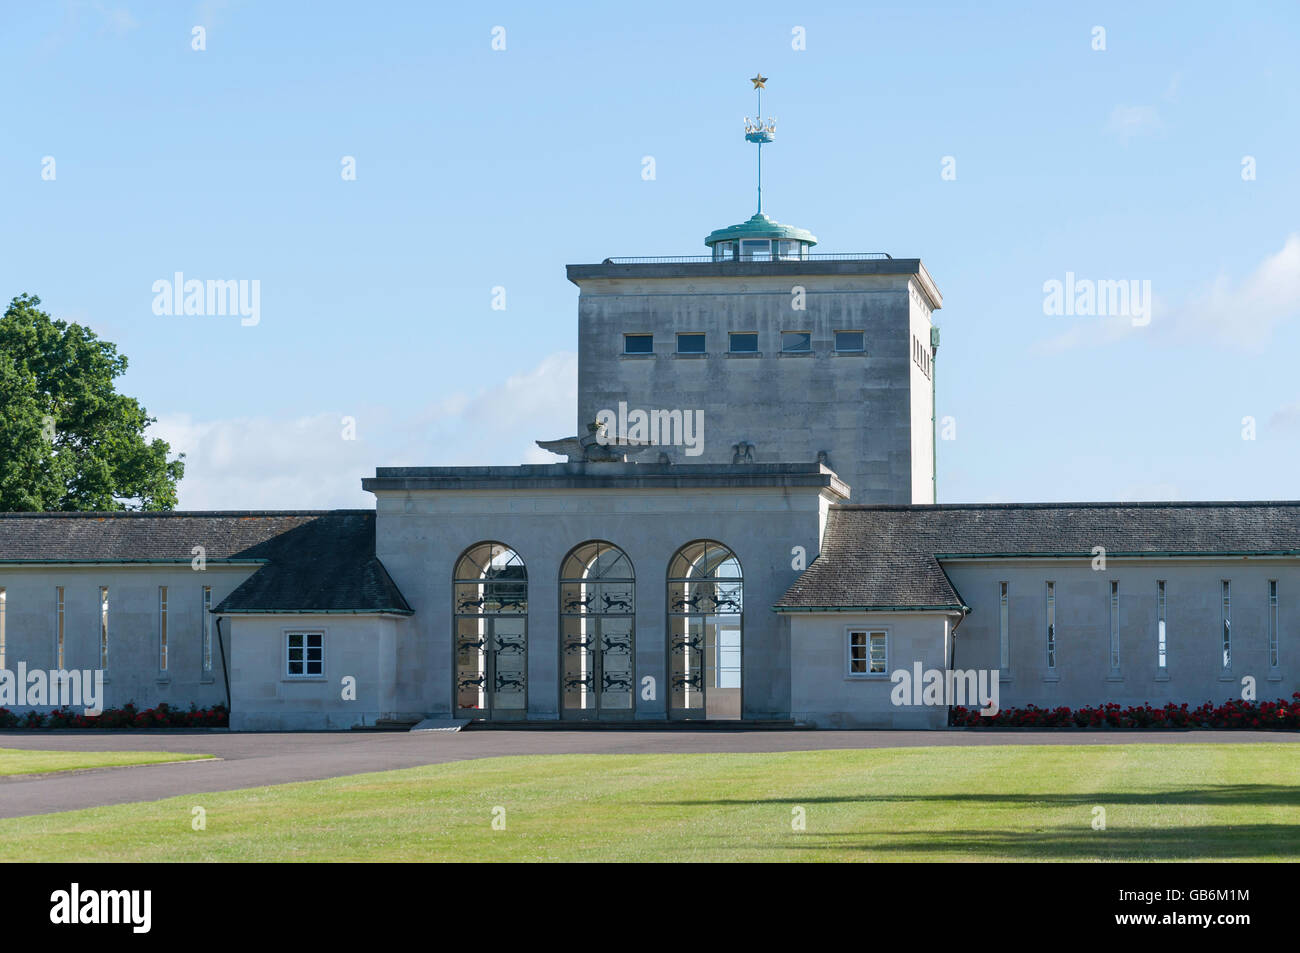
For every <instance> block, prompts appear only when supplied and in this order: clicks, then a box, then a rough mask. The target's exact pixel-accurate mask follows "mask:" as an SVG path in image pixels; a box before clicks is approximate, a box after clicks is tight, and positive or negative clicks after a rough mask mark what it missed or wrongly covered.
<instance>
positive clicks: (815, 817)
mask: <svg viewBox="0 0 1300 953" xmlns="http://www.w3.org/2000/svg"><path fill="white" fill-rule="evenodd" d="M196 806H197V807H202V808H203V809H204V812H205V818H206V825H207V826H206V829H205V830H201V831H194V830H192V828H191V818H192V816H193V813H192V812H193V808H195V807H196ZM498 807H501V808H504V809H505V822H506V826H505V829H504V830H494V829H493V827H492V817H493V809H494V808H498ZM1094 807H1103V808H1105V811H1106V817H1105V819H1106V829H1105V830H1094V829H1093V823H1094V810H1093V809H1094ZM794 808H802V809H803V811H804V812H805V816H806V830H804V831H794V830H792V824H791V820H792V816H793V815H792V812H793V809H794ZM1298 858H1300V746H1297V745H1294V744H1289V745H1288V744H1243V745H1209V744H1168V745H1112V746H1098V747H1092V746H1082V745H1081V746H1048V747H1045V746H1039V745H1017V746H1001V747H963V748H952V747H946V748H895V749H884V750H866V751H812V752H796V753H787V754H709V755H699V754H682V755H554V756H541V757H518V758H491V759H484V760H479V761H468V762H460V763H457V764H449V765H435V766H430V767H424V768H413V769H408V770H402V771H390V772H383V773H378V774H366V775H358V776H354V777H349V778H338V779H334V780H330V781H318V782H311V783H305V784H289V785H281V786H277V787H269V788H257V789H249V790H243V791H232V792H226V793H220V794H201V795H195V796H192V797H185V798H174V799H170V800H166V801H155V802H149V803H143V804H127V805H119V806H115V807H107V808H98V809H94V810H87V811H76V812H70V813H66V814H52V815H46V816H40V817H29V818H17V819H11V820H0V859H3V860H18V859H23V860H30V859H42V860H60V861H83V860H90V859H94V860H106V861H111V860H142V861H150V860H185V861H206V860H316V861H359V860H569V861H572V860H659V861H681V860H764V861H766V860H814V861H819V860H872V861H887V860H1084V861H1086V860H1296V859H1298Z"/></svg>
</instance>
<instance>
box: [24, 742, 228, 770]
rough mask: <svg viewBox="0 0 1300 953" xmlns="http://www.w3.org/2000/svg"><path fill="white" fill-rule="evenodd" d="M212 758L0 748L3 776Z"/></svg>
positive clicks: (150, 753) (184, 755) (191, 755)
mask: <svg viewBox="0 0 1300 953" xmlns="http://www.w3.org/2000/svg"><path fill="white" fill-rule="evenodd" d="M209 757H211V755H206V754H177V753H176V752H174V751H28V750H26V749H25V748H0V775H10V774H45V773H46V772H49V771H76V770H77V769H79V768H111V767H118V766H121V765H128V764H158V763H159V762H161V761H195V760H198V759H200V758H209Z"/></svg>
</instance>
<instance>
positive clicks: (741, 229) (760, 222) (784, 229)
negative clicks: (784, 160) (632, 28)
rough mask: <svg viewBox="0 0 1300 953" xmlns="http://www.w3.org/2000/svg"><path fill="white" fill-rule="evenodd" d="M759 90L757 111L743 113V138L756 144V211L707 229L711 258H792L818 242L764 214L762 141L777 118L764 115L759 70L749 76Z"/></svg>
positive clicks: (771, 133)
mask: <svg viewBox="0 0 1300 953" xmlns="http://www.w3.org/2000/svg"><path fill="white" fill-rule="evenodd" d="M750 82H751V83H753V84H754V89H755V91H758V111H759V115H758V116H756V117H754V119H752V120H751V119H750V118H749V117H748V116H746V117H745V139H746V140H747V141H749V142H752V143H754V144H755V145H757V146H758V211H757V212H756V213H754V216H753V218H751V219H749V221H747V222H741V223H740V224H739V225H729V226H727V227H726V228H719V229H717V230H716V231H713V232H710V233H709V237H708V238H706V239H704V244H706V245H708V246H709V249H710V250H711V251H712V252H713V260H714V261H792V260H799V259H802V258H807V257H808V249H810V248H812V246H813V245H816V244H817V239H816V238H815V237H814V236H813V234H812V232H810V231H808V230H807V229H803V228H795V227H794V226H793V225H782V224H781V223H780V222H774V221H773V220H772V219H770V218H768V217H767V216H766V215H764V214H763V144H764V143H770V142H772V141H773V140H775V139H776V120H775V119H773V118H767V119H764V118H763V116H762V112H763V93H762V92H761V90H763V89H764V88H765V84H766V83H767V77H766V76H764V75H763V74H762V73H759V74H758V75H757V76H754V77H753V78H752V79H751V80H750Z"/></svg>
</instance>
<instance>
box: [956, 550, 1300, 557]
mask: <svg viewBox="0 0 1300 953" xmlns="http://www.w3.org/2000/svg"><path fill="white" fill-rule="evenodd" d="M933 555H934V558H935V559H1095V558H1096V557H1097V556H1099V555H1101V554H1100V553H1093V552H1073V553H1071V552H1062V553H1023V552H1022V553H934V554H933ZM1228 556H1231V557H1240V558H1243V559H1245V558H1250V557H1252V556H1271V557H1284V556H1300V549H1279V550H1246V551H1240V552H1232V551H1226V550H1225V551H1219V550H1203V551H1193V552H1175V551H1170V552H1131V553H1130V552H1111V551H1110V550H1106V558H1107V559H1218V558H1223V557H1228Z"/></svg>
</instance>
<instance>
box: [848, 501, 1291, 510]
mask: <svg viewBox="0 0 1300 953" xmlns="http://www.w3.org/2000/svg"><path fill="white" fill-rule="evenodd" d="M1266 506H1294V507H1300V500H1184V501H1179V500H1142V501H1134V502H1129V503H1125V502H1104V501H1096V500H1089V501H1080V502H1076V503H1051V502H1040V503H832V504H831V509H833V510H851V511H857V510H862V511H874V512H899V513H918V512H920V513H925V512H937V511H940V510H1069V509H1133V508H1138V509H1159V508H1163V509H1208V508H1211V507H1229V508H1246V507H1266Z"/></svg>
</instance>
